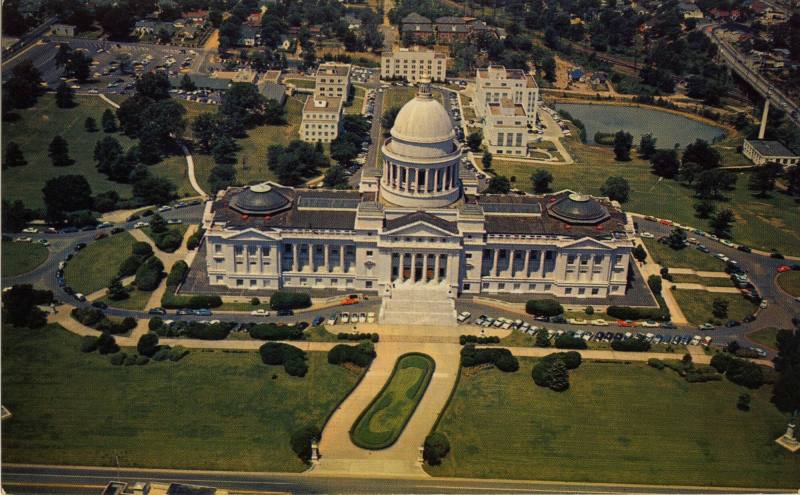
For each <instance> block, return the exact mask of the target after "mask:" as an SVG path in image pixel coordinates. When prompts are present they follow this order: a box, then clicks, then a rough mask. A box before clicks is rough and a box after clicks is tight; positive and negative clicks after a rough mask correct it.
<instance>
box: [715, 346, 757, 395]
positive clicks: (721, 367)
mask: <svg viewBox="0 0 800 495" xmlns="http://www.w3.org/2000/svg"><path fill="white" fill-rule="evenodd" d="M711 366H712V367H713V368H714V369H715V370H717V371H719V372H720V373H724V374H725V377H726V378H728V380H730V381H732V382H733V383H735V384H737V385H742V386H744V387H748V388H758V387H760V386H761V385H762V384H763V383H764V372H763V370H762V368H761V366H759V365H757V364H755V363H752V362H750V361H748V360H746V359H740V358H738V357H735V356H731V355H730V354H725V353H720V354H715V355H714V356H713V357H712V358H711Z"/></svg>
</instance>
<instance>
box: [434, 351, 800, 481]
mask: <svg viewBox="0 0 800 495" xmlns="http://www.w3.org/2000/svg"><path fill="white" fill-rule="evenodd" d="M533 363H535V361H534V360H533V359H530V358H521V359H520V370H519V371H518V372H516V373H503V372H500V371H498V370H496V369H494V368H491V369H487V370H483V371H480V372H478V373H475V374H472V375H464V374H462V375H461V378H460V380H459V382H458V386H457V388H456V391H455V394H454V396H453V400H452V401H451V402H450V404H449V406H448V408H447V409H446V411H445V413H444V415H443V417H442V420H441V422H440V423H439V425H438V427H437V429H438V430H439V431H441V432H443V433H444V434H446V435H447V437H448V438H449V439H450V445H451V451H450V453H449V454H448V456H447V457H446V458H445V460H444V462H443V463H442V465H441V466H438V467H426V470H427V471H428V472H429V473H431V474H433V475H436V476H466V477H482V478H497V479H506V478H510V479H537V480H558V481H576V482H587V481H588V482H615V483H654V484H678V485H702V486H748V487H784V488H794V487H796V486H798V484H800V457H798V456H796V455H792V454H790V453H789V452H788V451H786V450H784V449H783V448H781V447H780V446H778V445H776V444H775V442H774V440H775V438H777V437H778V436H780V435H781V434H782V433H783V431H784V430H785V428H786V421H787V416H786V415H784V414H781V413H780V412H779V411H777V410H776V409H775V407H774V406H773V405H772V404H771V403H770V402H769V399H770V388H769V387H768V386H765V387H762V388H761V389H759V390H755V391H752V390H748V389H746V388H743V387H739V386H737V385H734V384H732V383H730V382H728V381H726V380H723V381H720V382H710V383H703V384H689V383H687V382H686V381H685V380H684V379H683V378H681V377H679V376H678V375H677V374H676V373H674V372H672V371H670V370H666V369H665V370H660V371H659V370H656V369H654V368H650V367H648V366H647V365H645V364H622V363H597V362H584V363H583V364H582V365H581V366H580V368H578V369H576V370H574V371H570V373H569V374H570V388H569V390H567V391H566V392H561V393H559V392H553V391H552V390H550V389H547V388H543V387H538V386H536V385H535V384H534V383H533V380H532V379H531V368H532V365H533ZM745 392H747V393H749V394H750V395H751V396H752V409H751V410H750V411H749V412H742V411H739V410H738V409H737V408H736V400H737V397H738V396H739V395H740V394H742V393H745Z"/></svg>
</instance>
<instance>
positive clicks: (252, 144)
mask: <svg viewBox="0 0 800 495" xmlns="http://www.w3.org/2000/svg"><path fill="white" fill-rule="evenodd" d="M304 101H305V95H301V96H300V99H298V97H291V98H288V99H287V100H286V119H287V122H288V123H287V124H286V125H264V126H260V127H256V128H255V129H250V130H248V131H247V137H246V138H244V139H238V140H237V141H236V142H237V143H238V144H239V146H241V150H240V151H239V152H238V153H237V163H236V165H235V168H236V181H237V182H238V183H240V184H254V183H258V182H263V181H265V180H275V174H273V173H272V171H271V170H270V169H269V168H267V148H268V147H269V146H270V145H271V144H283V145H286V144H288V143H289V141H292V140H294V139H299V138H300V136H299V134H298V129H299V128H300V121H301V120H302V117H303V115H302V111H303V102H304ZM194 162H195V174H196V176H197V181H198V182H199V183H200V187H202V188H203V190H204V191H206V192H208V193H212V192H213V191H211V190H210V187H209V185H208V176H209V174H210V173H211V169H212V168H213V167H214V159H213V158H212V157H211V156H209V155H201V154H195V155H194Z"/></svg>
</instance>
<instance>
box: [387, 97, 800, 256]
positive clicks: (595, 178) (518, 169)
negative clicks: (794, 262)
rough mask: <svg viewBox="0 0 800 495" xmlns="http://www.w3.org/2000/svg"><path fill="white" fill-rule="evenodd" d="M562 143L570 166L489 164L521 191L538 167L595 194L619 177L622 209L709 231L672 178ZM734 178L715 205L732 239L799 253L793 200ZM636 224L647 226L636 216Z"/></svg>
mask: <svg viewBox="0 0 800 495" xmlns="http://www.w3.org/2000/svg"><path fill="white" fill-rule="evenodd" d="M387 108H388V107H387ZM739 140H741V138H739ZM567 145H568V148H570V149H571V151H572V154H573V157H574V158H575V160H576V163H575V164H572V165H559V164H544V165H543V164H526V163H519V162H507V161H503V160H499V159H495V160H494V161H493V168H494V170H495V171H496V172H497V173H498V174H501V175H505V176H507V177H512V176H513V177H515V178H516V181H515V182H514V184H513V185H514V186H515V187H518V188H520V189H523V190H526V191H531V190H532V189H531V183H530V176H531V175H532V174H533V172H534V171H535V170H536V169H540V168H543V169H546V170H549V171H550V173H552V174H553V177H554V181H553V184H552V186H551V187H552V188H553V190H556V191H558V190H561V189H574V190H576V191H579V192H585V193H589V194H596V195H600V187H601V186H602V184H603V183H604V182H605V180H606V178H607V177H609V176H621V177H624V178H625V179H627V181H628V183H629V184H630V187H631V197H630V200H629V201H628V202H627V203H625V204H624V205H623V207H624V208H625V209H626V210H629V211H633V212H637V213H642V214H645V215H654V216H657V217H660V218H669V219H672V220H675V221H677V222H679V223H682V224H686V225H692V226H695V227H698V228H701V229H704V230H709V229H708V221H707V220H701V219H698V218H696V217H695V216H694V209H693V205H694V204H695V203H696V202H697V200H696V199H695V198H694V191H692V190H691V189H689V188H688V187H686V186H684V185H682V184H680V183H678V182H676V181H674V180H669V179H663V180H660V181H659V177H657V176H655V175H653V174H652V173H650V167H649V164H648V163H647V162H645V161H643V160H641V159H638V158H634V159H633V160H631V161H629V162H617V161H614V158H613V152H612V150H611V149H610V148H608V147H600V146H589V145H583V144H580V143H577V142H575V141H574V140H573V141H569V142H568V143H567ZM723 155H725V153H723ZM725 156H727V155H725ZM735 164H739V162H738V161H735V160H734V157H730V159H729V160H728V161H726V162H725V165H735ZM737 176H738V180H737V186H736V190H735V191H732V192H730V193H726V194H727V195H728V196H729V201H727V202H721V203H719V204H718V207H719V208H731V209H732V210H733V211H734V212H735V214H736V223H735V225H734V227H733V236H734V239H735V240H736V241H738V242H742V243H744V244H747V245H750V246H753V247H757V248H760V249H764V250H766V251H769V250H770V249H772V248H776V249H778V250H779V251H781V252H782V253H784V254H795V255H800V224H798V222H797V205H796V204H795V202H794V200H793V199H792V198H791V197H789V196H787V195H785V194H782V193H777V192H776V193H773V194H772V195H771V197H769V198H756V197H755V196H753V194H752V192H751V191H749V190H748V189H747V182H748V173H747V172H738V173H737ZM640 223H641V224H642V225H643V226H645V227H646V225H647V223H646V222H642V221H641V220H640ZM645 230H646V229H645Z"/></svg>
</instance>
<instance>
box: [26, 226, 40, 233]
mask: <svg viewBox="0 0 800 495" xmlns="http://www.w3.org/2000/svg"><path fill="white" fill-rule="evenodd" d="M22 232H24V233H26V234H38V233H39V229H37V228H35V227H28V228H27V229H22Z"/></svg>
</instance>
